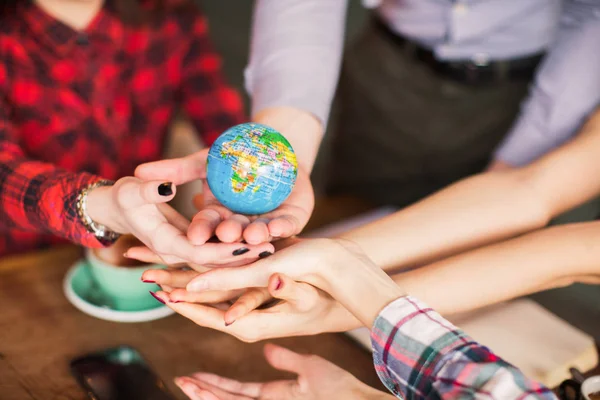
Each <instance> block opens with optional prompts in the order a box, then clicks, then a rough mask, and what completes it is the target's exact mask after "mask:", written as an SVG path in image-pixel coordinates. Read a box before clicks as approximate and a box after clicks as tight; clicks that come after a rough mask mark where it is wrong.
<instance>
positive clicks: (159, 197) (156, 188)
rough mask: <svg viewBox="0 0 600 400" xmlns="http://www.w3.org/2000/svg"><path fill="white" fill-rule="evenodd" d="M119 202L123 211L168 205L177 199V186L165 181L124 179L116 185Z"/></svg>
mask: <svg viewBox="0 0 600 400" xmlns="http://www.w3.org/2000/svg"><path fill="white" fill-rule="evenodd" d="M115 189H116V192H115V194H116V196H117V202H118V204H119V206H120V207H121V208H122V209H123V210H131V209H134V208H137V207H141V206H144V205H146V204H159V203H166V202H168V201H171V200H173V197H175V192H176V189H175V185H173V184H172V183H171V182H165V181H148V182H144V181H140V180H139V179H135V178H122V179H119V181H118V182H117V183H116V184H115Z"/></svg>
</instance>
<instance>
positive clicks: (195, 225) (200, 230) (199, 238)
mask: <svg viewBox="0 0 600 400" xmlns="http://www.w3.org/2000/svg"><path fill="white" fill-rule="evenodd" d="M222 213H223V210H219V209H217V208H215V207H209V208H204V209H202V210H200V211H198V213H197V214H196V215H195V216H194V218H193V219H192V222H191V223H190V226H189V227H188V232H187V235H188V238H189V239H190V241H191V242H192V243H193V244H195V245H202V244H204V243H206V242H208V240H209V239H210V238H211V237H213V236H214V234H215V231H216V229H217V226H219V224H220V223H221V221H223V218H224V217H223V215H222Z"/></svg>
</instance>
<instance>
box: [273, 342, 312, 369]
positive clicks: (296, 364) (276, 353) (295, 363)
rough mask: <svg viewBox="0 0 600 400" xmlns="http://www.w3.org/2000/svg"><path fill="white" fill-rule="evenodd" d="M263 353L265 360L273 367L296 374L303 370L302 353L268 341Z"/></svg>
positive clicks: (303, 357)
mask: <svg viewBox="0 0 600 400" xmlns="http://www.w3.org/2000/svg"><path fill="white" fill-rule="evenodd" d="M264 353H265V358H266V359H267V362H268V363H269V364H270V365H271V366H272V367H273V368H275V369H278V370H281V371H287V372H292V373H294V374H297V375H300V374H301V373H302V371H303V370H304V363H305V360H306V356H304V355H302V354H298V353H295V352H293V351H291V350H288V349H286V348H284V347H280V346H277V345H274V344H270V343H269V344H266V345H265V349H264Z"/></svg>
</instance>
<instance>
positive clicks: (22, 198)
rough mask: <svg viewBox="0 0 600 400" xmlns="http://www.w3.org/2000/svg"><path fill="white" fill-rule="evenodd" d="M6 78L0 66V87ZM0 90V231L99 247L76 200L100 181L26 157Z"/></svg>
mask: <svg viewBox="0 0 600 400" xmlns="http://www.w3.org/2000/svg"><path fill="white" fill-rule="evenodd" d="M3 76H6V75H5V70H4V66H3V65H1V64H0V84H1V83H3V79H2V77H3ZM8 116H9V108H8V105H7V104H6V102H5V101H3V99H2V92H1V91H0V232H2V231H3V230H6V229H19V230H24V231H35V232H40V233H50V234H53V235H55V236H60V237H63V238H66V239H68V240H70V241H73V242H75V243H79V244H82V245H85V246H88V247H101V246H102V245H101V243H100V242H99V241H98V240H97V239H96V237H95V236H94V235H92V234H90V233H89V232H88V231H87V229H86V228H85V226H84V225H83V223H82V222H81V221H80V219H79V216H78V215H77V210H76V198H77V195H78V194H79V192H80V191H81V189H83V188H84V187H86V186H87V185H89V184H91V183H92V182H95V181H97V180H98V179H99V178H98V177H96V176H93V175H90V174H86V173H82V174H74V173H71V172H68V171H66V170H63V169H60V168H57V167H56V166H54V165H52V164H48V163H44V162H40V161H35V160H31V159H28V158H27V157H25V154H24V153H23V150H22V149H21V148H20V147H19V145H18V139H17V136H16V132H15V131H14V129H13V127H12V125H11V123H10V121H9V118H8Z"/></svg>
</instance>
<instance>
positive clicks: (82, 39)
mask: <svg viewBox="0 0 600 400" xmlns="http://www.w3.org/2000/svg"><path fill="white" fill-rule="evenodd" d="M75 43H77V44H78V45H80V46H87V45H88V44H90V40H89V39H88V36H87V35H86V34H85V33H80V34H79V35H77V39H76V40H75Z"/></svg>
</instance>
